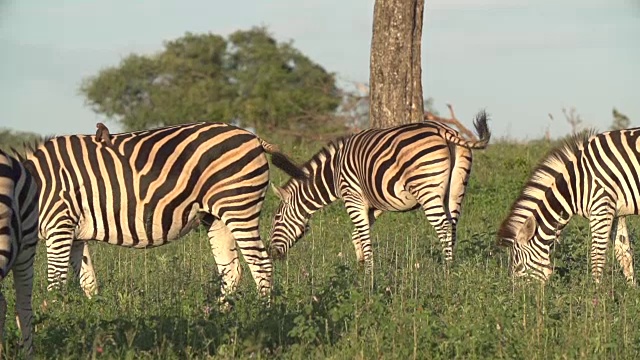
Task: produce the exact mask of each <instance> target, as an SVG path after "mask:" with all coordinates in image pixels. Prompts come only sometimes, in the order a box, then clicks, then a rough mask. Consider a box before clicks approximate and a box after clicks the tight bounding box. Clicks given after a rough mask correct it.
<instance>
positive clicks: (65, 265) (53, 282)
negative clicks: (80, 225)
mask: <svg viewBox="0 0 640 360" xmlns="http://www.w3.org/2000/svg"><path fill="white" fill-rule="evenodd" d="M72 242H73V238H72V234H70V233H69V234H62V237H61V238H58V237H50V238H48V239H47V241H46V244H47V281H48V282H49V285H47V290H49V291H50V290H53V289H60V288H61V287H62V285H65V284H66V283H67V273H68V270H69V257H70V256H71V245H72Z"/></svg>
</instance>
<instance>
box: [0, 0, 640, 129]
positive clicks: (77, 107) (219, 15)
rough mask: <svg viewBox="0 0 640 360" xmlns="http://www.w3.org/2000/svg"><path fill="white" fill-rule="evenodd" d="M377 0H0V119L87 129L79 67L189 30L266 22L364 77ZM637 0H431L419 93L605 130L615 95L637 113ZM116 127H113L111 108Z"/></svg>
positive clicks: (470, 109)
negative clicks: (572, 115)
mask: <svg viewBox="0 0 640 360" xmlns="http://www.w3.org/2000/svg"><path fill="white" fill-rule="evenodd" d="M373 2H374V1H373V0H348V1H345V0H305V1H300V0H272V1H265V0H243V1H218V0H214V1H211V0H209V1H187V0H183V1H174V0H153V1H151V0H137V1H136V0H126V1H125V0H110V1H106V0H105V1H90V0H76V1H69V0H65V1H61V0H56V1H50V0H47V1H45V0H42V1H36V0H20V1H17V0H8V1H7V0H0V49H1V50H0V59H2V60H1V63H0V127H5V128H12V129H15V130H24V131H35V132H39V133H42V134H68V133H91V132H93V130H94V126H95V122H96V121H104V119H103V118H101V117H100V116H98V115H96V114H94V113H93V112H92V111H91V110H90V109H89V108H88V107H86V106H84V99H83V98H82V97H81V96H79V95H78V86H79V84H80V82H81V80H82V79H83V78H84V77H86V76H89V75H93V74H95V73H96V72H97V71H98V70H99V69H101V68H103V67H107V66H113V65H117V64H118V63H119V61H120V60H121V59H122V58H123V57H125V56H126V55H127V54H129V53H131V52H136V53H148V54H150V53H153V52H156V51H158V50H160V49H161V47H162V42H163V41H164V40H167V39H172V38H176V37H180V36H182V35H183V34H184V33H185V32H187V31H190V32H196V33H199V32H212V33H217V34H222V35H227V34H229V33H230V32H233V31H235V30H238V29H248V28H250V27H251V26H255V25H266V26H268V27H269V29H270V31H271V32H272V33H273V34H274V35H275V36H276V37H277V38H278V40H280V41H287V40H293V41H294V45H295V46H296V47H297V48H299V49H300V50H302V51H303V52H304V53H305V54H307V55H308V56H310V57H311V58H312V59H313V60H314V61H316V62H318V63H320V64H321V65H322V66H324V67H325V68H326V69H327V70H329V71H332V72H336V73H337V74H338V75H339V77H340V78H341V79H343V80H347V81H348V80H353V81H359V82H368V78H369V46H370V41H371V22H372V18H373ZM639 2H640V0H609V1H607V0H582V1H581V0H426V10H425V19H424V34H423V59H422V61H423V86H424V89H425V96H431V97H433V98H434V99H435V101H436V103H435V105H436V107H437V108H438V109H439V110H440V112H442V113H446V107H445V104H446V103H447V102H450V103H452V104H453V105H454V106H455V109H456V114H457V115H458V117H459V118H460V119H461V120H463V121H465V122H466V123H469V122H470V120H471V119H472V117H473V115H474V114H475V112H476V111H477V110H479V109H481V108H485V107H486V109H487V111H488V112H489V113H490V114H491V115H492V118H493V121H492V123H491V127H492V128H493V130H494V134H495V135H497V136H509V137H517V138H528V139H532V138H539V137H541V136H542V135H543V133H544V129H545V127H546V126H547V125H548V124H549V118H548V116H547V114H548V113H552V114H554V115H555V119H556V120H555V121H554V122H553V123H552V124H551V132H552V135H553V136H554V137H557V136H562V135H564V134H566V133H567V132H568V131H569V126H568V125H567V124H566V122H565V121H564V118H563V116H562V112H561V109H562V107H570V106H575V107H576V109H577V111H578V113H579V114H581V115H582V118H583V119H584V121H585V123H586V124H587V125H588V126H595V127H597V128H598V129H600V130H605V129H606V128H607V127H608V125H609V124H610V123H611V109H612V107H614V106H615V107H617V108H618V110H620V111H621V112H623V113H625V114H627V115H628V116H629V117H630V118H631V120H632V124H633V125H634V126H639V125H640V95H639V94H640V90H639V89H638V85H639V84H640V6H639ZM107 124H109V126H110V127H111V129H112V131H116V130H118V128H117V126H116V125H115V124H114V123H113V122H107Z"/></svg>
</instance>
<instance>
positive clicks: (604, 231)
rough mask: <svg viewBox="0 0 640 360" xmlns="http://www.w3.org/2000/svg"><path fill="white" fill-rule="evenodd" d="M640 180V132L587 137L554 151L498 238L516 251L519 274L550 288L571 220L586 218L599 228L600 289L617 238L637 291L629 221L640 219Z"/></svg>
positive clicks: (594, 235)
mask: <svg viewBox="0 0 640 360" xmlns="http://www.w3.org/2000/svg"><path fill="white" fill-rule="evenodd" d="M639 172H640V128H634V129H628V130H620V131H610V132H605V133H602V134H595V133H594V132H593V131H589V132H584V133H582V134H578V135H575V136H572V137H571V138H569V139H568V140H566V141H565V143H564V144H563V145H562V146H559V147H558V148H556V149H554V150H552V151H551V152H550V153H549V154H548V155H547V156H546V157H545V158H544V160H542V161H541V162H540V164H539V165H538V166H537V168H536V169H535V170H534V171H533V174H532V175H531V178H530V179H529V181H528V182H527V184H526V185H525V186H524V188H523V189H522V192H521V194H520V196H519V197H518V198H517V200H516V201H515V202H514V203H513V206H512V208H511V210H510V212H509V215H508V216H507V218H506V219H505V220H504V222H503V223H502V225H501V226H500V229H499V231H498V241H499V244H500V245H503V246H507V247H509V249H510V253H511V266H510V270H511V273H512V274H513V275H514V276H523V275H528V276H531V277H533V278H537V279H539V280H542V281H543V282H544V281H546V280H547V279H548V278H549V276H551V273H552V272H553V269H552V265H551V260H550V252H551V246H552V245H553V243H554V241H555V240H556V239H557V237H558V236H559V234H560V232H561V231H562V229H563V228H564V226H565V225H566V224H567V223H568V222H569V220H570V219H571V217H572V216H573V215H581V216H584V217H586V218H587V219H589V223H590V226H591V272H592V275H593V278H594V280H595V281H596V283H598V282H600V278H601V277H602V272H603V268H604V263H605V251H606V249H607V244H608V240H609V238H610V237H613V238H614V248H615V254H616V258H617V260H618V261H619V262H620V265H621V266H622V269H623V273H624V275H625V277H626V279H627V281H628V282H629V283H630V284H634V283H635V279H634V274H633V254H632V249H631V245H630V242H629V235H628V231H627V226H626V222H625V218H624V216H626V215H632V214H640V176H639V175H638V173H639ZM613 229H615V230H614V231H612V230H613ZM612 234H614V235H613V236H611V235H612Z"/></svg>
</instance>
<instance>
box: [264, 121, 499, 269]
mask: <svg viewBox="0 0 640 360" xmlns="http://www.w3.org/2000/svg"><path fill="white" fill-rule="evenodd" d="M474 125H475V128H476V132H477V133H478V134H479V136H480V140H479V141H467V140H465V139H463V138H462V137H461V136H460V135H459V133H458V132H457V131H455V130H453V129H451V128H449V127H447V126H445V125H443V124H441V123H438V122H432V121H426V122H422V123H413V124H408V125H401V126H395V127H390V128H386V129H368V130H364V131H362V132H359V133H357V134H354V135H351V136H348V137H344V138H340V139H337V140H335V141H333V142H330V143H329V144H328V145H326V146H325V147H324V148H323V149H322V150H320V151H319V152H318V153H317V154H315V155H314V156H313V157H312V158H311V159H310V160H309V161H308V162H307V163H306V164H305V165H304V166H303V170H304V171H305V173H307V174H308V177H307V178H306V179H290V180H289V181H288V182H287V183H286V184H285V185H284V186H283V187H282V188H277V187H274V190H275V193H276V195H277V196H278V197H279V198H280V199H281V202H280V205H279V207H278V208H277V210H276V213H275V214H274V217H273V227H272V231H271V245H270V252H271V254H272V256H274V257H282V256H284V255H285V254H286V252H287V251H288V249H289V248H290V247H291V246H293V244H294V243H295V242H296V241H297V240H298V239H299V238H301V237H302V236H303V234H304V233H305V232H306V229H307V226H308V225H307V223H308V220H309V218H310V217H311V215H312V214H313V213H314V212H316V211H317V210H319V209H321V208H322V207H324V206H326V205H328V204H330V203H332V202H333V201H335V200H337V199H342V200H343V201H344V205H345V208H346V210H347V212H348V214H349V217H350V218H351V220H352V222H353V224H354V225H355V230H354V231H353V233H352V242H353V246H354V248H355V251H356V257H357V259H358V261H359V262H360V263H365V264H366V266H367V267H366V269H367V270H370V269H371V268H372V266H373V259H372V250H371V241H370V236H369V231H370V227H371V226H372V225H373V223H374V222H375V220H376V219H377V218H378V217H379V216H380V215H381V214H382V213H383V212H384V211H408V210H413V209H417V208H419V207H421V208H422V210H423V211H424V213H425V215H426V216H427V219H428V221H429V222H430V223H431V225H432V226H433V227H434V228H435V230H436V232H437V234H438V238H439V240H440V242H441V243H442V245H443V247H444V248H443V252H444V257H445V259H446V260H452V258H453V247H454V245H455V242H456V226H457V223H458V218H459V217H460V211H461V205H462V200H463V197H464V194H465V190H466V186H467V180H468V178H469V174H470V172H471V163H472V155H471V149H483V148H485V147H486V146H487V144H488V143H489V138H490V136H491V134H490V132H489V128H488V126H487V115H486V113H485V112H484V111H482V112H480V113H479V114H478V115H477V116H476V119H475V122H474Z"/></svg>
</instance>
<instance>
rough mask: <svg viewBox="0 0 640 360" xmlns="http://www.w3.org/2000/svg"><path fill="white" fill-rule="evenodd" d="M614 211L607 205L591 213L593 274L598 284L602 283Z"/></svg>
mask: <svg viewBox="0 0 640 360" xmlns="http://www.w3.org/2000/svg"><path fill="white" fill-rule="evenodd" d="M613 214H614V211H613V209H612V208H610V207H609V206H607V207H606V208H605V209H603V210H601V211H599V212H597V213H592V214H591V219H590V221H589V223H590V226H591V275H592V276H593V280H594V281H595V282H596V284H599V283H600V280H601V279H602V273H603V271H604V264H605V260H606V256H605V252H606V251H607V245H608V243H609V236H610V235H611V225H612V223H613Z"/></svg>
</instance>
